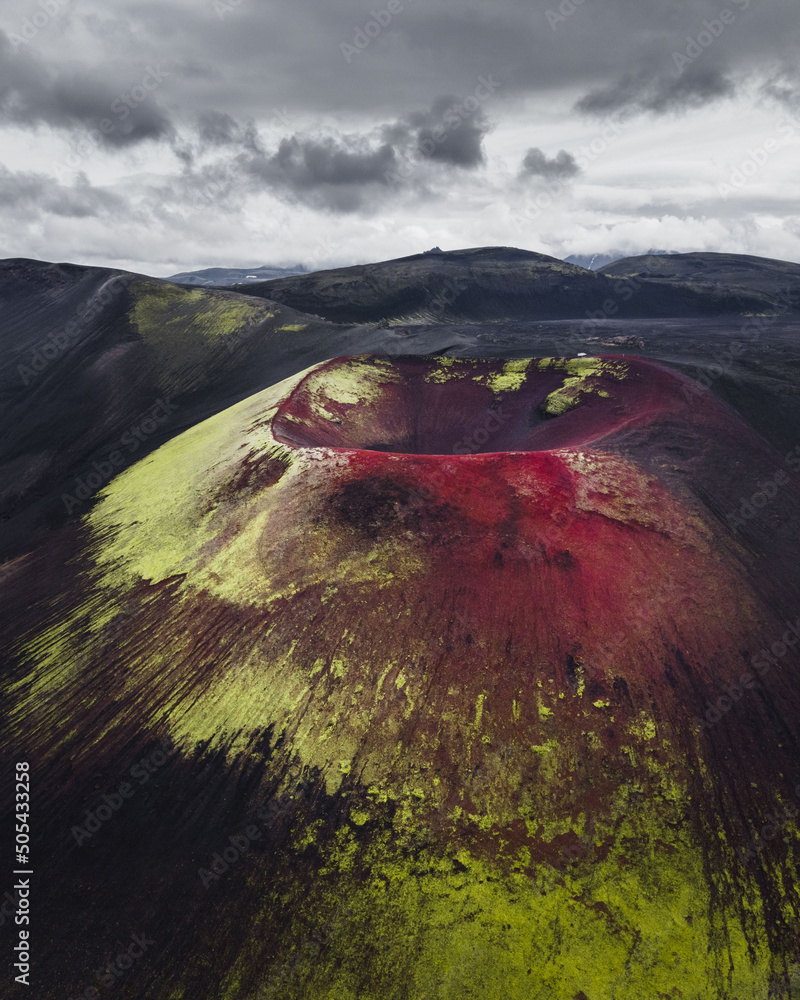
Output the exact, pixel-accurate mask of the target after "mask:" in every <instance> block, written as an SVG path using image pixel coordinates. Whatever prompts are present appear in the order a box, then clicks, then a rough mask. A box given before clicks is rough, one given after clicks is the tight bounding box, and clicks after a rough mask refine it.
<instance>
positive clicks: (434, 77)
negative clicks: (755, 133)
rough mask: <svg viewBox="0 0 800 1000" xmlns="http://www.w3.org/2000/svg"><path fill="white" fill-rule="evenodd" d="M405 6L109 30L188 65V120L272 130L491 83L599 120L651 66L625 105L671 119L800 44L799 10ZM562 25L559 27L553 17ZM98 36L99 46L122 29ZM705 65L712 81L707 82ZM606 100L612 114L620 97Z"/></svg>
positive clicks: (177, 13)
mask: <svg viewBox="0 0 800 1000" xmlns="http://www.w3.org/2000/svg"><path fill="white" fill-rule="evenodd" d="M399 4H400V8H401V9H399V10H397V9H396V8H397V3H395V10H394V12H393V13H391V16H388V14H387V12H386V4H385V3H383V2H382V0H378V2H377V3H376V4H374V5H372V6H371V7H370V6H368V5H365V6H359V5H354V4H353V3H352V0H347V2H345V0H327V2H324V3H323V2H322V0H294V2H293V3H292V4H278V3H274V2H273V3H263V4H262V3H258V2H256V0H243V2H242V3H240V4H238V5H235V6H234V5H229V9H228V10H227V11H226V13H225V14H224V16H218V15H217V14H216V13H215V12H214V9H213V6H212V5H211V4H210V3H208V4H206V5H201V6H199V7H198V6H192V5H190V4H188V3H185V4H183V3H177V2H173V3H169V2H165V3H161V4H158V5H156V4H147V5H141V4H140V3H137V4H136V5H134V4H133V2H132V0H131V5H130V6H129V7H126V3H125V2H124V0H116V2H114V3H112V4H111V5H110V11H111V12H113V11H115V10H116V11H117V12H118V13H116V15H115V14H113V13H109V14H108V15H107V18H111V17H113V16H117V17H119V18H121V19H124V18H126V14H125V13H123V12H125V11H126V10H127V19H128V20H129V21H130V23H131V24H132V25H133V26H134V27H135V29H136V30H135V32H131V34H130V37H131V41H130V49H131V53H130V54H131V55H133V56H135V57H136V58H137V59H138V60H142V59H148V58H149V59H154V58H161V59H163V60H165V61H166V60H169V62H170V64H173V63H174V64H175V65H176V67H177V69H176V77H175V80H174V81H173V82H174V91H175V94H176V98H179V103H180V104H181V106H182V107H184V108H185V109H186V110H187V111H190V112H194V113H196V112H198V111H202V110H205V109H206V108H208V107H211V106H213V107H216V108H217V109H218V110H219V111H221V112H224V113H227V114H230V115H232V116H233V117H234V118H236V119H239V120H241V119H246V118H247V117H250V116H252V117H254V118H256V119H257V120H259V121H261V120H263V119H264V117H266V116H269V115H270V114H272V113H273V109H274V108H275V107H283V106H284V105H287V106H289V107H290V108H291V109H292V110H293V111H296V112H299V113H306V112H308V113H312V114H323V115H326V116H328V117H329V119H331V120H333V121H337V122H338V121H341V116H342V115H348V114H351V113H353V114H361V115H364V116H368V117H370V118H372V119H373V120H375V119H377V120H380V119H383V120H390V119H391V118H393V117H396V116H398V115H399V114H402V113H403V108H404V107H405V108H407V107H413V106H415V105H416V106H426V105H427V106H429V104H430V101H431V100H432V97H433V95H436V94H455V95H458V96H459V97H460V98H461V99H463V97H464V96H466V95H467V94H470V93H471V92H472V90H473V88H474V86H475V83H476V81H477V78H478V77H479V76H480V75H487V74H490V73H492V74H494V75H495V76H496V77H497V78H499V79H500V80H502V81H503V91H502V94H501V95H500V103H503V102H504V101H506V100H508V99H511V98H514V97H516V96H519V95H541V96H542V97H546V96H547V95H548V94H551V93H553V92H554V91H557V90H559V89H561V88H567V87H569V88H576V87H577V88H578V89H579V91H581V92H583V93H584V94H585V95H586V104H587V107H589V108H591V107H593V106H597V104H598V103H599V101H600V100H601V98H602V95H603V94H605V92H606V91H612V90H614V89H615V88H616V89H618V88H619V86H620V78H621V77H622V76H623V73H622V71H623V69H624V67H626V66H630V65H633V66H640V67H642V70H641V75H642V77H643V80H644V83H645V87H646V90H647V93H648V95H649V99H648V100H645V101H643V102H640V103H636V102H634V101H632V100H631V95H630V94H627V95H620V96H621V97H622V96H627V98H628V104H629V105H631V106H635V107H636V108H637V109H640V110H643V111H646V112H650V113H662V112H665V111H673V110H676V109H680V108H681V107H683V106H687V107H691V106H693V105H694V104H695V103H696V102H697V101H698V100H700V99H704V100H709V99H712V98H713V97H714V96H715V95H716V96H718V95H720V94H722V93H725V92H727V89H726V87H725V86H724V85H723V84H722V83H721V81H724V80H730V81H732V83H734V84H735V83H737V82H738V81H741V80H743V79H744V78H745V77H747V76H748V75H749V74H750V73H752V72H754V71H759V70H764V69H765V68H767V67H769V66H771V65H772V64H773V63H774V62H776V61H777V62H781V61H783V62H785V63H786V64H787V65H788V64H790V63H791V61H792V59H793V58H794V57H795V55H796V51H797V48H798V45H800V18H798V17H797V13H796V0H770V2H769V4H766V3H764V2H763V0H691V2H690V0H604V2H603V4H602V5H599V4H596V3H589V2H588V0H586V2H583V3H580V2H575V0H532V2H530V3H526V4H520V3H519V0H497V2H495V3H493V4H491V5H486V4H481V5H478V4H477V3H470V2H467V3H464V4H459V5H457V6H456V7H455V8H454V6H453V4H452V3H451V2H449V0H426V2H425V3H424V4H423V3H421V2H419V0H399ZM562 10H563V11H565V12H566V13H563V14H562V13H560V12H561V11H562ZM723 10H730V12H731V15H732V16H733V20H732V21H729V23H725V24H723V23H722V21H721V20H720V15H721V13H722V11H723ZM381 12H383V13H381ZM553 13H555V14H556V15H557V17H556V19H555V20H554V19H553V17H552V16H550V17H549V16H548V15H549V14H550V15H552V14H553ZM376 14H377V15H380V17H377V18H376V16H375V15H376ZM381 22H384V23H381ZM98 23H99V25H100V27H98V29H97V32H98V35H100V34H101V33H102V32H107V31H109V30H110V29H109V28H108V27H107V25H106V22H105V21H104V20H101V21H99V22H98ZM707 23H708V24H710V25H711V29H709V28H707V27H706V26H705V25H706V24H707ZM720 25H722V28H721V29H720ZM365 29H367V30H366V31H365ZM709 30H711V34H710V35H709ZM357 38H358V39H360V45H361V47H360V48H357V49H356V52H357V54H355V55H352V53H349V54H350V56H351V57H350V59H349V61H348V60H347V59H346V58H345V57H344V56H343V53H342V46H343V45H344V46H349V47H350V48H351V49H354V48H356V47H355V46H354V44H353V43H354V41H355V40H356V39H357ZM698 38H700V42H698V41H697V39H698ZM709 38H710V44H708V45H705V44H704V43H705V42H706V41H707V40H708V39H709ZM687 49H688V50H689V51H690V52H693V53H695V52H696V53H697V55H693V56H692V57H691V58H689V62H690V63H691V66H692V68H693V69H694V70H695V73H693V74H689V75H688V77H687V79H686V80H684V81H683V82H677V83H676V82H675V81H674V80H673V79H672V78H671V77H670V74H671V72H672V71H673V69H674V68H675V62H674V56H675V53H678V54H679V55H681V54H684V55H685V53H686V51H687ZM706 64H710V65H711V67H712V70H713V72H712V71H707V70H706V71H705V72H703V73H701V72H699V70H700V69H701V68H703V69H705V66H706ZM704 78H705V80H706V81H707V82H708V84H709V85H708V86H706V88H705V89H703V80H704ZM714 80H716V85H715V84H714ZM605 100H606V101H607V102H609V103H610V105H611V106H613V102H611V101H610V94H608V95H606V97H605ZM494 114H495V112H494V111H493V112H492V115H493V116H494ZM453 142H454V143H455V139H454V140H453ZM445 155H446V154H445V152H444V151H443V150H441V149H437V156H440V157H444V156H445ZM454 155H457V154H454Z"/></svg>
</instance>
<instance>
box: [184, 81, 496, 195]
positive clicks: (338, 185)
mask: <svg viewBox="0 0 800 1000" xmlns="http://www.w3.org/2000/svg"><path fill="white" fill-rule="evenodd" d="M487 83H488V86H487V87H484V88H483V89H482V90H481V89H479V94H480V95H481V97H482V98H483V99H484V100H486V99H488V97H489V96H491V93H492V91H491V86H492V82H491V80H489V81H487ZM480 103H481V98H480V97H478V96H475V95H472V96H471V98H469V99H466V100H458V99H456V98H453V97H448V96H442V97H438V98H436V99H435V100H434V102H433V104H432V105H431V107H430V108H428V109H426V110H422V111H419V110H418V111H413V112H411V113H409V114H407V115H405V116H404V117H402V118H400V119H397V120H395V121H393V122H391V123H389V124H386V125H383V126H380V127H378V128H376V129H374V130H373V131H372V132H371V133H369V134H358V133H356V134H345V133H340V134H338V135H336V136H330V135H327V136H322V137H320V136H315V135H310V134H302V133H297V134H294V135H291V136H288V137H285V138H283V139H282V140H281V141H280V143H279V144H278V147H277V149H276V150H274V151H273V152H266V151H265V150H264V149H263V148H262V146H261V144H260V140H258V139H253V141H252V142H251V144H250V146H249V155H244V156H242V157H240V158H239V160H238V163H239V166H240V167H241V166H242V165H244V171H245V173H246V174H247V175H249V176H250V177H251V178H255V179H257V181H258V183H259V184H260V185H261V186H262V188H263V189H266V190H270V191H272V192H273V193H275V194H278V195H284V196H288V197H289V199H290V200H294V201H300V202H304V203H305V204H308V205H311V206H313V207H316V208H323V209H326V210H329V211H338V212H352V211H355V210H357V209H359V208H362V207H367V206H372V205H375V204H377V203H378V202H379V201H380V200H381V198H384V199H385V198H386V197H388V196H389V195H390V194H391V193H392V192H393V191H395V190H397V189H400V188H414V187H416V188H419V189H421V188H422V187H423V184H424V180H423V177H422V176H421V175H420V174H421V172H422V173H424V171H422V167H424V165H425V164H427V163H433V164H435V165H436V166H437V168H444V169H445V170H454V169H474V168H476V167H478V166H480V165H481V164H483V163H484V162H485V155H484V151H483V145H482V144H483V138H484V136H485V135H486V133H487V131H488V130H489V123H488V121H487V119H486V117H485V115H484V114H483V112H482V109H481V107H480ZM243 135H244V133H243V131H242V129H241V128H240V127H239V126H237V124H236V122H235V121H234V120H233V119H232V118H231V117H230V116H227V115H220V114H214V115H213V116H205V117H204V118H203V119H202V121H201V128H200V138H201V141H204V142H206V143H208V144H215V145H217V146H223V145H224V146H237V145H239V146H246V145H247V143H246V142H245V141H244V138H243ZM251 138H252V136H251Z"/></svg>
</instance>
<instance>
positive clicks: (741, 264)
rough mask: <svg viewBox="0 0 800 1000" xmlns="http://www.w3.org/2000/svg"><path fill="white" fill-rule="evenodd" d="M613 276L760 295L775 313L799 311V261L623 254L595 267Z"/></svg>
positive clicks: (722, 255) (733, 255)
mask: <svg viewBox="0 0 800 1000" xmlns="http://www.w3.org/2000/svg"><path fill="white" fill-rule="evenodd" d="M598 270H599V272H600V273H601V274H605V275H608V276H609V277H616V278H627V279H631V278H635V279H639V280H647V281H658V282H663V283H664V284H669V285H672V284H673V283H675V282H681V283H683V284H686V285H689V286H691V287H693V288H695V289H708V290H711V289H716V290H717V291H723V292H725V293H727V294H729V295H731V296H739V295H759V296H763V297H764V298H765V299H767V300H768V301H769V302H770V303H771V305H772V309H773V310H774V311H776V312H778V313H786V312H794V313H800V264H794V263H791V262H790V261H785V260H772V259H770V258H768V257H751V256H749V255H747V254H736V253H677V254H665V255H662V254H645V255H643V256H641V257H624V258H622V260H616V261H614V262H613V263H612V264H605V265H604V266H603V267H601V268H599V269H598Z"/></svg>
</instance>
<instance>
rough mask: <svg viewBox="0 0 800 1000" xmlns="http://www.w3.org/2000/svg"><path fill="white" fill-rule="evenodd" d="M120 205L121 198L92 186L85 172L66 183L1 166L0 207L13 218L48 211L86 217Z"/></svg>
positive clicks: (52, 213)
mask: <svg viewBox="0 0 800 1000" xmlns="http://www.w3.org/2000/svg"><path fill="white" fill-rule="evenodd" d="M122 208H124V202H123V201H122V199H121V198H119V197H118V196H117V195H115V194H113V193H112V192H110V191H104V190H102V189H101V188H96V187H93V186H92V185H91V184H90V183H89V181H88V180H87V178H86V177H85V175H79V176H78V177H77V179H76V181H75V183H74V184H73V185H71V186H65V185H61V184H57V183H55V182H54V181H53V179H52V178H51V177H48V176H47V175H45V174H39V173H34V172H33V171H16V172H15V171H11V170H9V169H8V168H7V167H4V166H2V165H0V209H3V210H6V211H8V212H9V213H10V214H12V215H13V216H14V217H17V218H19V217H26V218H30V217H35V216H38V215H42V214H50V215H59V216H64V217H66V218H73V219H85V218H89V217H94V216H101V215H104V214H106V213H108V212H112V211H117V210H121V209H122Z"/></svg>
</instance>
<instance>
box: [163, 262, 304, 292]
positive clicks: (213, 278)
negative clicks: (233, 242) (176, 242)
mask: <svg viewBox="0 0 800 1000" xmlns="http://www.w3.org/2000/svg"><path fill="white" fill-rule="evenodd" d="M293 274H308V268H307V267H305V266H304V265H303V264H297V265H296V266H295V267H270V266H269V265H265V266H263V267H207V268H205V269H204V270H202V271H181V272H180V274H171V275H170V276H169V277H168V278H164V279H163V280H164V281H174V282H176V284H179V285H207V286H216V287H220V286H221V287H224V288H227V287H229V286H231V285H246V284H249V283H250V282H251V281H270V280H272V279H273V278H287V277H289V276H290V275H293Z"/></svg>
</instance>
